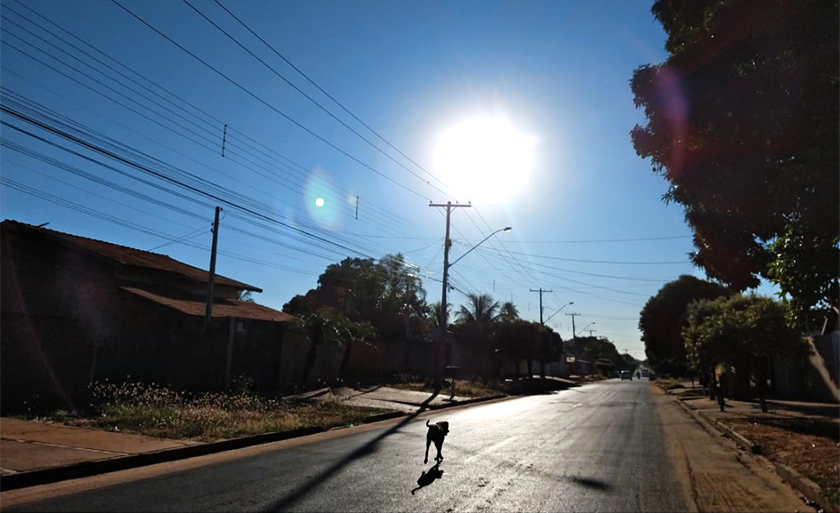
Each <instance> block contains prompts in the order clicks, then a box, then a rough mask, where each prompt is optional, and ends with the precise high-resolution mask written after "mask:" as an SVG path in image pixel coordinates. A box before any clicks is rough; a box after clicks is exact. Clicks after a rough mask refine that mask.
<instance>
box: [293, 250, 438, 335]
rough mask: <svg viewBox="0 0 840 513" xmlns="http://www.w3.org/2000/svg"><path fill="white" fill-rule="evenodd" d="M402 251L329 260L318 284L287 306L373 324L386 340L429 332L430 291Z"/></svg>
mask: <svg viewBox="0 0 840 513" xmlns="http://www.w3.org/2000/svg"><path fill="white" fill-rule="evenodd" d="M412 269H413V268H412V266H411V265H410V264H407V263H406V261H405V259H404V258H403V256H402V255H399V254H398V255H386V256H385V257H383V258H382V259H381V260H379V261H378V262H376V261H374V260H373V259H363V258H346V259H344V260H342V261H341V262H340V263H338V264H331V265H329V266H328V267H327V268H326V270H325V271H324V272H323V273H322V274H321V276H319V278H318V287H317V288H315V289H312V290H310V291H309V292H307V293H306V294H305V295H303V296H300V295H298V296H295V297H293V298H292V299H291V300H290V301H289V302H288V303H286V304H285V305H283V311H284V312H286V313H289V314H292V315H305V314H314V313H319V314H321V315H326V316H328V317H329V316H332V317H333V318H340V317H344V318H346V319H347V320H349V321H352V322H356V323H367V324H369V325H370V326H371V328H372V329H373V332H374V333H373V336H376V337H378V338H380V339H390V338H399V337H407V336H408V337H413V338H417V339H419V338H420V336H421V334H422V333H423V332H424V331H425V328H424V325H425V324H426V322H427V320H426V313H427V311H428V306H427V305H426V292H425V291H424V290H423V287H422V281H421V280H420V278H419V277H417V275H415V274H414V273H413V272H412Z"/></svg>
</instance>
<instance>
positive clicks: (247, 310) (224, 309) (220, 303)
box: [120, 287, 294, 322]
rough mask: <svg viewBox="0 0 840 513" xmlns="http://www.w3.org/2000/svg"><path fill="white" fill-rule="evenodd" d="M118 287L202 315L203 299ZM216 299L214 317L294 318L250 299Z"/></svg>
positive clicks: (286, 319)
mask: <svg viewBox="0 0 840 513" xmlns="http://www.w3.org/2000/svg"><path fill="white" fill-rule="evenodd" d="M120 288H121V289H123V290H125V291H126V292H129V293H131V294H134V295H137V296H140V297H142V298H145V299H148V300H150V301H154V302H155V303H158V304H160V305H164V306H168V307H169V308H174V309H175V310H178V311H179V312H182V313H185V314H187V315H196V316H200V317H204V308H205V304H204V301H198V300H192V299H174V298H169V297H164V296H161V295H158V294H155V293H152V292H149V291H147V290H143V289H138V288H136V287H120ZM216 301H217V302H215V303H213V318H214V319H218V318H229V317H236V318H237V319H250V320H255V321H274V322H286V321H290V320H292V319H294V317H292V316H291V315H289V314H287V313H283V312H279V311H277V310H274V309H272V308H269V307H267V306H262V305H258V304H257V303H253V302H251V301H239V300H237V299H217V300H216Z"/></svg>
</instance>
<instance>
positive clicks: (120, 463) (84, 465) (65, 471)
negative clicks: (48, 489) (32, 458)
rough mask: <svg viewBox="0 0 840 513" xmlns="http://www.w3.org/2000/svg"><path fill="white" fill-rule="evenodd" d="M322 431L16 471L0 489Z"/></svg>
mask: <svg viewBox="0 0 840 513" xmlns="http://www.w3.org/2000/svg"><path fill="white" fill-rule="evenodd" d="M323 431H324V428H321V427H313V428H302V429H294V430H291V431H282V432H276V433H265V434H262V435H254V436H246V437H242V438H234V439H232V440H222V441H220V442H211V443H207V444H197V445H190V446H187V447H179V448H177V449H165V450H162V451H154V452H147V453H142V454H133V455H131V456H119V457H116V458H110V459H107V460H97V461H84V462H81V463H75V464H72V465H64V466H61V467H53V468H46V469H42V470H31V471H28V472H19V473H17V474H10V475H6V476H2V477H0V492H5V491H8V490H15V489H17V488H25V487H28V486H36V485H42V484H48V483H55V482H57V481H65V480H67V479H77V478H81V477H90V476H95V475H97V474H105V473H108V472H116V471H118V470H126V469H130V468H137V467H145V466H148V465H156V464H158V463H164V462H167V461H174V460H181V459H186V458H194V457H196V456H204V455H207V454H214V453H217V452H223V451H230V450H233V449H241V448H243V447H249V446H252V445H259V444H264V443H270V442H279V441H281V440H288V439H289V438H297V437H301V436H307V435H314V434H316V433H321V432H323Z"/></svg>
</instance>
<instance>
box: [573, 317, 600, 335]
mask: <svg viewBox="0 0 840 513" xmlns="http://www.w3.org/2000/svg"><path fill="white" fill-rule="evenodd" d="M593 324H595V321H592V322H590V323H589V324H587V325H586V326H584V327H583V328H582V329H581V330H580V331H578V333H583V332H584V331H586V328H588V327H590V326H592V325H593ZM575 336H576V337H577V335H575Z"/></svg>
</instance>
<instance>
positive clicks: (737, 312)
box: [683, 294, 803, 412]
mask: <svg viewBox="0 0 840 513" xmlns="http://www.w3.org/2000/svg"><path fill="white" fill-rule="evenodd" d="M687 319H688V323H687V325H686V327H685V328H684V330H683V333H684V336H685V340H686V350H687V351H688V354H689V357H690V358H691V360H692V361H693V362H694V363H695V364H696V365H698V366H699V367H701V368H703V369H704V370H705V371H706V372H711V371H713V369H714V366H715V365H717V364H721V363H722V364H726V365H727V366H730V365H732V366H735V367H736V370H737V372H738V373H739V374H740V375H741V376H742V379H745V378H746V377H748V376H749V375H750V374H752V375H754V377H755V382H756V388H757V389H758V394H759V401H760V403H761V411H763V412H766V411H767V403H766V395H767V377H768V374H769V366H770V361H771V359H772V358H774V357H777V356H784V355H794V354H796V353H797V351H800V350H802V348H803V342H802V340H801V338H800V337H799V336H798V335H797V333H796V332H795V331H794V330H793V329H791V328H790V327H789V325H788V324H787V323H786V307H785V306H784V305H782V304H781V303H778V302H776V301H773V300H772V299H770V298H767V297H760V296H756V295H754V294H751V295H749V296H742V295H735V296H731V297H728V298H719V299H717V300H714V301H698V302H696V303H694V304H692V305H691V306H690V307H689V310H688V316H687Z"/></svg>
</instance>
